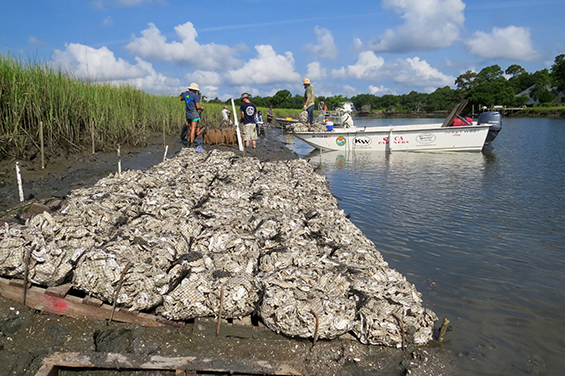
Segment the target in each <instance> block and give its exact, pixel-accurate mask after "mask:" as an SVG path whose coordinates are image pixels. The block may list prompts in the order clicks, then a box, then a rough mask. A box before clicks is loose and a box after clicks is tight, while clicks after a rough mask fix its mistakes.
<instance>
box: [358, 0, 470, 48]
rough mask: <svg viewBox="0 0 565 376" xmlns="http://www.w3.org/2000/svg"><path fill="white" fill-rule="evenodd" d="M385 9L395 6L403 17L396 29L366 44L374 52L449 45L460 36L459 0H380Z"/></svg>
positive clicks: (463, 18) (462, 21)
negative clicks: (401, 22) (402, 21)
mask: <svg viewBox="0 0 565 376" xmlns="http://www.w3.org/2000/svg"><path fill="white" fill-rule="evenodd" d="M382 4H383V8H384V9H394V10H395V11H396V13H398V14H399V15H400V17H401V18H403V19H404V21H405V22H404V24H402V25H400V26H398V27H397V28H396V29H387V30H386V31H385V32H384V34H383V35H381V36H380V37H378V38H377V39H376V40H374V41H370V42H368V43H367V46H366V48H368V49H370V50H373V51H393V52H409V51H425V50H430V49H436V48H444V47H449V46H451V44H452V43H453V42H455V41H456V40H458V39H459V31H460V28H462V27H463V23H464V22H465V16H464V15H463V10H464V9H465V4H464V3H463V2H462V1H461V0H383V2H382Z"/></svg>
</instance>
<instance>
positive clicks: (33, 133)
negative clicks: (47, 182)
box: [0, 55, 221, 159]
mask: <svg viewBox="0 0 565 376" xmlns="http://www.w3.org/2000/svg"><path fill="white" fill-rule="evenodd" d="M220 110H221V108H220ZM39 122H43V128H44V139H45V144H46V148H47V149H48V150H49V149H50V150H51V151H53V150H57V149H59V148H64V149H66V150H71V151H80V150H89V148H90V146H91V144H92V142H93V140H94V144H95V149H96V150H99V151H103V150H109V149H113V148H115V145H116V144H121V145H129V146H141V145H143V144H144V143H145V142H146V139H147V137H148V136H149V135H150V134H151V132H161V133H162V132H165V133H166V134H172V133H178V131H179V129H180V126H181V125H182V123H183V122H184V106H183V104H182V102H180V101H179V98H178V97H170V96H158V95H151V94H147V93H144V92H143V91H141V90H138V89H136V88H133V87H131V86H125V85H114V84H111V83H94V82H89V81H84V80H79V79H76V78H74V77H72V76H71V75H69V74H66V73H65V72H63V71H61V70H57V69H53V68H52V67H51V66H49V65H47V64H43V65H42V64H38V63H24V62H22V61H21V60H18V59H16V58H14V57H13V56H11V55H0V159H3V158H7V157H18V158H21V157H25V156H26V155H30V154H33V153H34V152H37V150H39Z"/></svg>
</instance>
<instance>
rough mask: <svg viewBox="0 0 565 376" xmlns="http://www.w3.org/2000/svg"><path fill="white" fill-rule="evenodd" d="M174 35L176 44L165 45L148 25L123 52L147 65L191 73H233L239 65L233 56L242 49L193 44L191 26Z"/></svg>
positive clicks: (152, 25) (240, 63)
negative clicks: (158, 64) (182, 67)
mask: <svg viewBox="0 0 565 376" xmlns="http://www.w3.org/2000/svg"><path fill="white" fill-rule="evenodd" d="M175 31H176V34H177V36H178V37H179V39H180V42H177V41H171V42H167V38H166V37H165V36H163V35H162V34H161V31H160V30H159V29H158V28H157V27H156V26H155V25H154V24H153V23H149V27H148V28H147V29H145V30H143V31H142V32H141V37H136V36H132V41H131V42H130V43H129V44H128V45H127V46H126V49H127V50H129V52H130V53H131V54H133V55H136V56H140V57H142V58H144V59H147V60H150V61H172V62H175V63H178V64H181V65H186V66H190V67H193V68H195V69H208V70H218V69H233V68H237V67H241V66H242V65H243V62H241V61H240V60H237V59H235V58H234V55H237V54H239V53H240V52H243V51H245V50H246V47H245V46H243V45H239V46H236V47H229V46H226V45H221V44H215V43H210V44H200V43H198V42H197V41H196V38H197V37H198V33H197V32H196V29H195V28H194V25H193V24H192V23H191V22H187V23H185V24H182V25H178V26H176V27H175Z"/></svg>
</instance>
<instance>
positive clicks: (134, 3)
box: [90, 0, 167, 10]
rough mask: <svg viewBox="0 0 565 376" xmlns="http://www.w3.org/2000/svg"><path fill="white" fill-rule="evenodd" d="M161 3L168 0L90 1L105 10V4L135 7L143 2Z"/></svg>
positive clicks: (91, 4) (92, 5) (94, 6)
mask: <svg viewBox="0 0 565 376" xmlns="http://www.w3.org/2000/svg"><path fill="white" fill-rule="evenodd" d="M153 3H161V4H166V3H167V2H166V0H95V1H91V2H90V6H91V7H92V8H94V9H98V10H104V9H105V7H104V5H106V4H107V5H109V6H119V7H135V6H138V5H142V4H153Z"/></svg>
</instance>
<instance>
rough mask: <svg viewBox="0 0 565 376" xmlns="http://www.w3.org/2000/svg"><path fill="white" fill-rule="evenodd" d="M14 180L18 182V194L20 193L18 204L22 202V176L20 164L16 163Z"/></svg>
mask: <svg viewBox="0 0 565 376" xmlns="http://www.w3.org/2000/svg"><path fill="white" fill-rule="evenodd" d="M16 179H17V180H18V192H19V193H20V202H23V201H24V188H23V186H22V174H21V173H20V162H16Z"/></svg>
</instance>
